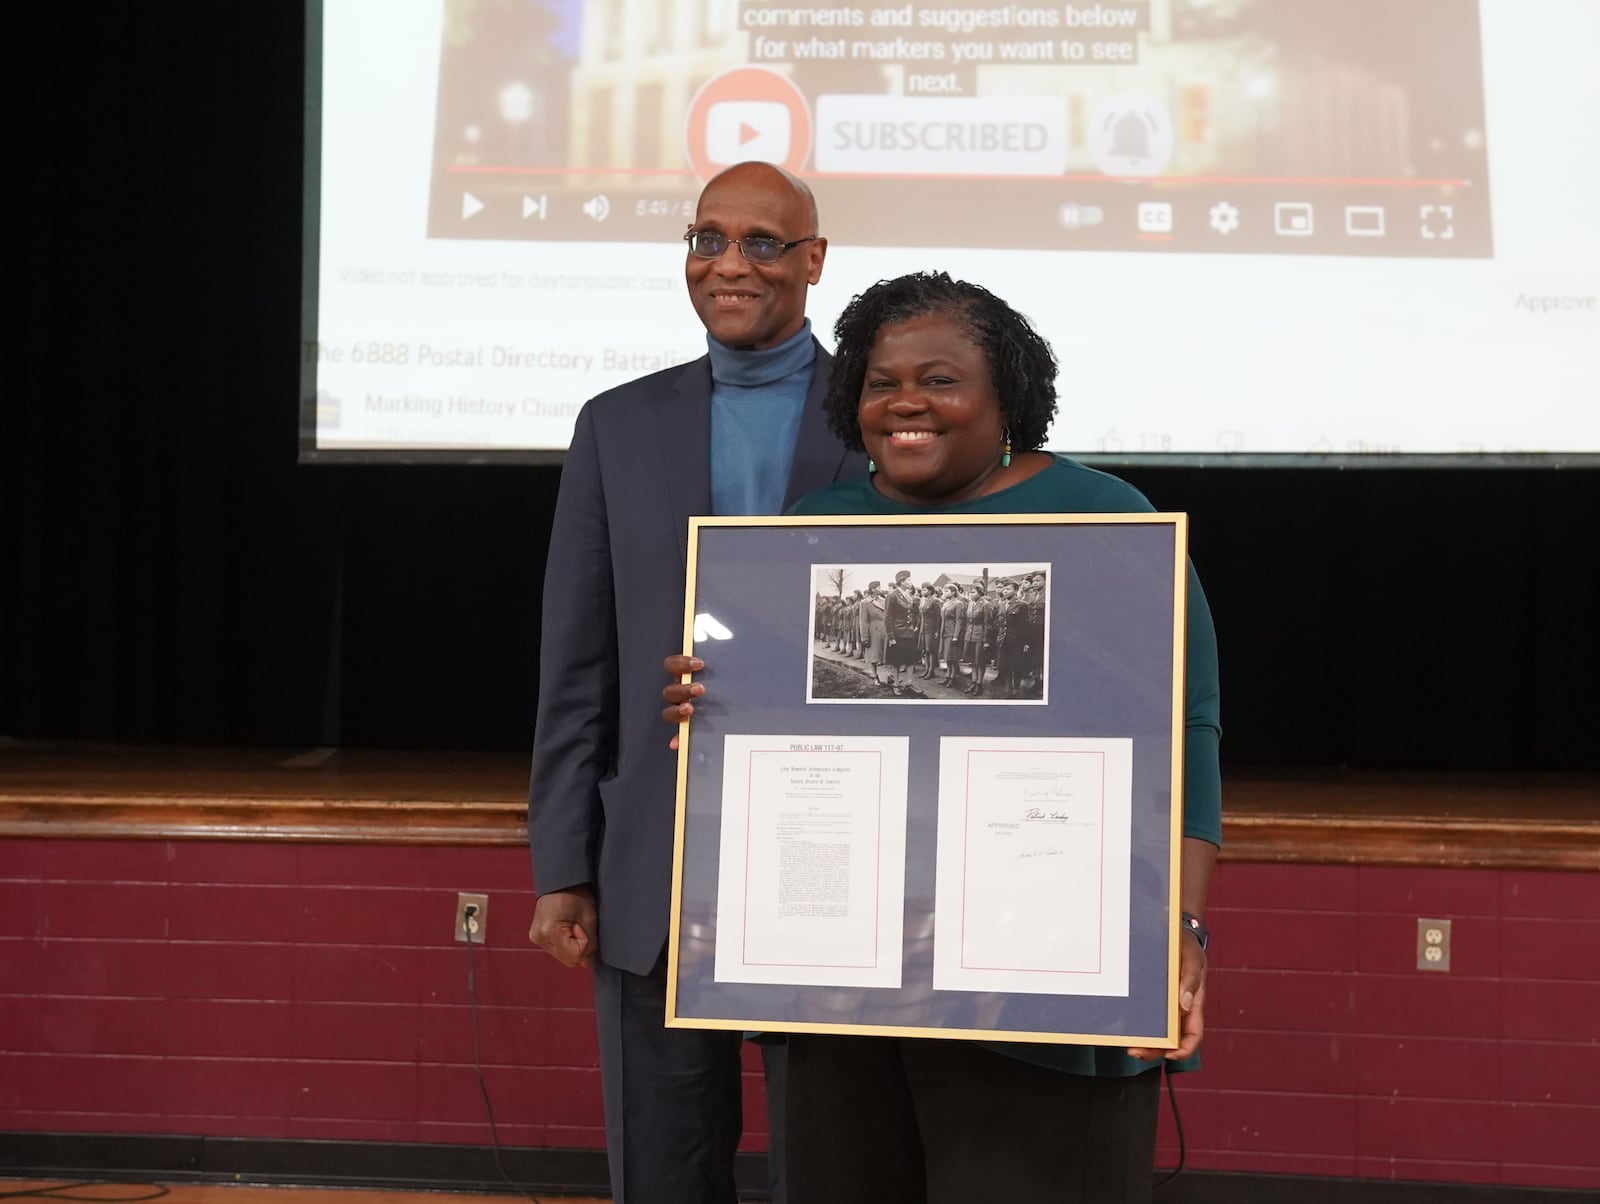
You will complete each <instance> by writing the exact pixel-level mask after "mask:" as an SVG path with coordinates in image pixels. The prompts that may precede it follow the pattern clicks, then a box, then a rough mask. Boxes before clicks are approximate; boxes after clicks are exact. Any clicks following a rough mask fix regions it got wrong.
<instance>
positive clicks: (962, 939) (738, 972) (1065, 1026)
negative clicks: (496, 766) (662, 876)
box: [667, 514, 1186, 1048]
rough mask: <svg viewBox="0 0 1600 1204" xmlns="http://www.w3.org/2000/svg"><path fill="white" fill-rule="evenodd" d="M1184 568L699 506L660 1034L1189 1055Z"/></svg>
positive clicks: (1022, 523) (1112, 529)
mask: <svg viewBox="0 0 1600 1204" xmlns="http://www.w3.org/2000/svg"><path fill="white" fill-rule="evenodd" d="M1185 552H1186V519H1185V516H1184V515H1181V514H1089V515H1059V514H1050V515H1007V516H1004V517H1003V518H1002V517H998V516H989V515H960V516H956V515H929V516H913V517H895V518H881V517H870V518H868V517H861V518H856V517H835V516H807V517H798V518H697V519H692V520H691V523H690V532H689V574H688V596H687V602H686V606H685V614H684V645H685V649H686V650H687V651H689V652H691V653H693V654H694V655H696V656H699V657H701V658H703V659H704V661H705V663H706V669H705V671H704V672H703V673H702V674H701V675H700V680H702V681H704V682H705V685H706V690H707V693H706V696H705V697H704V698H703V699H702V700H700V701H699V702H698V703H697V704H696V707H695V715H694V719H693V721H692V723H690V724H688V725H685V727H684V728H683V729H681V731H680V746H679V762H678V813H677V837H676V840H677V843H676V850H675V855H674V863H673V893H672V926H671V936H670V940H669V942H668V990H667V1024H668V1025H669V1026H670V1027H690V1028H729V1029H744V1030H761V1031H771V1032H848V1033H866V1034H873V1033H877V1034H895V1035H902V1036H928V1037H955V1038H969V1039H989V1040H1015V1041H1035V1042H1058V1043H1072V1044H1091V1045H1113V1046H1129V1045H1143V1046H1151V1047H1158V1048H1173V1047H1175V1046H1176V1045H1177V1044H1178V1028H1177V1025H1178V1021H1177V1007H1176V1003H1175V999H1176V993H1177V981H1178V936H1179V929H1178V917H1179V904H1178V866H1179V842H1180V837H1181V831H1182V822H1181V821H1182V795H1181V790H1182V783H1183V764H1182V762H1183V723H1184V712H1183V684H1184V683H1183V665H1184V645H1183V641H1184V616H1185V583H1186V574H1185V564H1186V555H1185Z"/></svg>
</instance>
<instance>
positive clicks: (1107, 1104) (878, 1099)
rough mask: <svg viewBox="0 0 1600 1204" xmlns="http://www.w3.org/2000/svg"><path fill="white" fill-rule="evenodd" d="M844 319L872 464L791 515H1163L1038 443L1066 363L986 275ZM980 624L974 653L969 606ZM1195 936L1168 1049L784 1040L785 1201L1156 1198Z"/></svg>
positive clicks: (1213, 792)
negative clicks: (1159, 1120)
mask: <svg viewBox="0 0 1600 1204" xmlns="http://www.w3.org/2000/svg"><path fill="white" fill-rule="evenodd" d="M834 333H835V336H836V338H837V341H838V348H837V350H836V351H835V353H834V363H833V375H832V379H831V384H830V387H829V391H828V396H827V401H826V403H825V404H826V407H827V411H828V420H829V423H830V425H831V426H832V428H833V431H834V433H835V434H836V435H837V436H838V437H839V439H840V440H841V441H842V442H844V443H845V444H846V445H847V446H849V447H852V448H857V449H864V450H865V451H866V452H867V454H868V456H870V457H871V464H872V467H873V471H872V473H871V474H870V475H869V476H868V477H866V478H864V479H862V480H857V481H852V482H847V483H845V484H842V485H836V486H833V487H831V488H828V489H824V490H820V491H818V492H816V493H813V494H808V495H807V496H806V497H804V498H801V499H800V501H799V502H798V503H796V505H795V506H794V508H793V509H792V510H791V511H790V513H792V514H919V513H929V512H941V513H968V514H972V513H991V514H1007V513H1010V514H1026V513H1072V512H1084V511H1090V512H1102V513H1111V512H1130V511H1145V512H1147V511H1149V510H1151V509H1153V507H1152V506H1151V505H1150V503H1149V502H1148V501H1147V500H1145V498H1144V496H1143V495H1142V494H1141V493H1139V492H1138V490H1136V489H1134V488H1133V487H1132V486H1131V485H1128V484H1127V483H1126V482H1124V481H1121V480H1119V479H1117V478H1116V477H1113V476H1110V475H1109V474H1107V473H1103V472H1098V471H1096V470H1094V469H1091V468H1088V467H1087V466H1085V465H1083V464H1079V463H1077V462H1076V461H1074V460H1070V459H1068V458H1066V457H1065V456H1056V455H1051V454H1048V453H1046V452H1043V451H1041V450H1039V449H1040V448H1041V447H1042V446H1043V444H1044V441H1045V438H1046V434H1047V432H1048V430H1049V427H1050V422H1051V420H1052V418H1053V417H1054V415H1055V412H1056V391H1055V378H1056V358H1055V355H1054V353H1053V352H1052V351H1051V350H1050V346H1049V344H1048V343H1046V342H1045V340H1044V339H1043V338H1041V337H1040V336H1039V334H1038V332H1036V331H1035V330H1034V329H1033V327H1032V326H1031V325H1029V323H1028V321H1027V319H1026V318H1024V317H1023V316H1022V315H1021V314H1019V313H1017V312H1016V311H1015V310H1014V309H1012V308H1011V306H1009V305H1007V304H1006V303H1005V302H1004V301H1002V300H1001V299H1000V298H998V297H996V296H995V295H994V294H993V293H991V292H989V291H988V290H987V289H984V288H981V287H979V286H978V285H975V284H968V283H965V282H963V281H960V280H952V279H951V278H950V277H949V276H947V275H944V274H943V273H932V274H917V275H911V276H902V277H900V278H899V279H896V280H886V281H882V282H880V283H878V284H876V285H874V286H873V287H872V288H870V289H868V290H867V291H866V292H864V293H862V294H861V295H860V296H859V297H857V298H856V299H855V300H854V301H852V302H851V303H850V305H849V306H847V307H846V309H845V311H844V313H843V314H842V315H841V316H840V318H839V321H838V324H837V326H836V327H835V329H834ZM1000 592H1001V593H1003V594H1005V595H1006V601H1007V603H1008V604H1009V605H1010V608H1011V609H1010V611H1008V613H1007V616H1006V625H1005V626H1004V627H1000V628H997V630H998V631H1004V632H1005V635H1004V637H1002V638H1001V639H1000V640H999V641H998V642H997V647H998V649H999V653H1000V658H1001V662H1002V664H1001V672H1002V674H1004V675H1007V678H1008V679H1007V681H1005V682H1004V683H1002V684H1004V685H1007V686H1009V688H1010V689H1011V690H1012V691H1013V692H1015V691H1016V690H1017V689H1018V688H1019V687H1018V679H1019V678H1020V677H1021V675H1022V673H1023V672H1024V665H1023V663H1022V660H1021V644H1024V643H1026V640H1025V638H1024V637H1025V635H1026V632H1025V630H1024V628H1025V625H1024V624H1023V622H1022V615H1023V613H1024V612H1025V611H1026V610H1027V606H1026V605H1025V604H1024V603H1023V602H1022V601H1020V600H1019V599H1018V598H1017V597H1016V596H1015V593H1016V591H1015V590H1014V588H1013V587H1012V586H1011V585H1010V584H1009V583H1008V584H1007V585H1006V586H1005V587H1004V588H1003V589H1002V590H1001V591H1000ZM1188 597H1189V613H1188V639H1187V656H1188V663H1187V669H1186V689H1187V692H1188V693H1187V719H1186V738H1185V753H1184V755H1185V787H1184V812H1183V823H1184V829H1183V830H1184V840H1183V851H1182V868H1181V880H1180V894H1181V897H1182V905H1183V909H1184V911H1185V912H1187V913H1190V914H1191V915H1193V916H1196V917H1198V916H1201V915H1203V914H1204V910H1205V902H1206V893H1207V888H1208V886H1209V883H1210V879H1211V869H1212V866H1213V864H1214V863H1215V860H1216V854H1217V845H1218V843H1219V842H1220V840H1221V780H1220V771H1219V767H1218V757H1217V742H1218V738H1219V728H1218V718H1217V713H1218V705H1217V658H1216V636H1215V633H1214V631H1213V629H1212V625H1211V613H1210V610H1209V609H1208V608H1207V605H1206V601H1205V595H1204V593H1203V592H1201V590H1200V585H1199V582H1198V581H1197V580H1196V579H1195V577H1194V572H1193V570H1192V569H1191V570H1190V572H1189V585H1188ZM1041 630H1042V628H1041ZM1014 637H1015V642H1017V644H1018V646H1017V647H1012V644H1013V642H1014ZM966 638H967V641H968V643H969V646H970V644H971V641H972V638H973V635H972V631H971V623H970V620H969V627H968V631H967V633H966ZM978 638H979V641H980V647H979V649H978V651H977V652H976V653H975V658H974V663H973V679H974V685H973V687H972V688H971V689H969V692H970V693H978V692H981V690H982V675H983V672H984V669H985V664H984V662H985V660H986V658H987V654H986V653H985V651H984V648H983V645H984V639H985V637H984V636H983V635H979V637H978ZM672 697H673V696H672V695H668V698H669V701H670V700H671V698H672ZM1184 931H1185V932H1187V933H1188V934H1189V935H1187V936H1184V937H1182V938H1180V939H1181V947H1180V960H1179V1010H1180V1016H1179V1033H1180V1038H1181V1044H1180V1046H1179V1048H1177V1049H1175V1050H1171V1051H1163V1050H1155V1049H1136V1050H1123V1049H1115V1048H1096V1047H1089V1046H1072V1045H1030V1044H1017V1043H1006V1042H994V1043H990V1042H982V1043H977V1042H970V1041H952V1040H928V1039H917V1038H911V1037H856V1036H843V1035H837V1034H811V1033H797V1034H793V1035H791V1037H790V1039H789V1050H790V1053H789V1058H790V1060H789V1084H788V1092H787V1096H786V1100H787V1109H788V1119H787V1125H788V1137H787V1141H788V1157H787V1166H788V1175H789V1187H788V1191H789V1201H790V1204H844V1202H846V1201H861V1202H862V1204H866V1202H868V1201H870V1202H871V1204H889V1202H895V1204H942V1202H945V1201H951V1202H954V1201H958V1200H959V1201H965V1200H973V1199H984V1198H994V1199H1002V1200H1005V1201H1007V1202H1008V1204H1024V1202H1029V1204H1032V1202H1035V1201H1038V1202H1043V1201H1052V1202H1055V1201H1090V1202H1093V1204H1113V1202H1116V1201H1148V1200H1149V1199H1150V1198H1151V1192H1152V1190H1153V1188H1152V1181H1153V1173H1152V1171H1153V1166H1154V1157H1155V1133H1156V1105H1157V1103H1158V1101H1159V1098H1160V1097H1159V1084H1160V1081H1161V1072H1160V1070H1159V1069H1155V1068H1156V1067H1158V1066H1159V1065H1161V1064H1162V1062H1163V1061H1165V1062H1166V1063H1167V1064H1168V1065H1169V1066H1174V1067H1176V1068H1182V1065H1181V1064H1182V1063H1183V1062H1185V1061H1187V1060H1188V1059H1189V1058H1190V1057H1191V1056H1192V1055H1193V1054H1194V1053H1195V1051H1196V1049H1197V1048H1198V1046H1199V1044H1200V1038H1201V1035H1202V1032H1203V1030H1204V1022H1203V1017H1204V1001H1205V967H1206V955H1205V951H1204V947H1203V945H1202V943H1201V941H1200V939H1199V937H1200V934H1201V933H1203V931H1204V926H1203V925H1201V924H1200V923H1199V921H1198V920H1196V921H1195V924H1194V925H1193V926H1189V925H1188V923H1187V918H1186V925H1185V928H1184Z"/></svg>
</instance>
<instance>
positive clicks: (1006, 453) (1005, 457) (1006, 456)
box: [1000, 427, 1011, 468]
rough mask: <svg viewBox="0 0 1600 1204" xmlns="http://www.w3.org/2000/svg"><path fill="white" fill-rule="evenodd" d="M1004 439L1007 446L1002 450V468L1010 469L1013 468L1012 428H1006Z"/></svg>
mask: <svg viewBox="0 0 1600 1204" xmlns="http://www.w3.org/2000/svg"><path fill="white" fill-rule="evenodd" d="M1004 439H1005V446H1004V447H1002V448H1001V449H1000V467H1001V468H1010V467H1011V428H1010V427H1006V430H1005V435H1004Z"/></svg>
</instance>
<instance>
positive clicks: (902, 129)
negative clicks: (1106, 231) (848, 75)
mask: <svg viewBox="0 0 1600 1204" xmlns="http://www.w3.org/2000/svg"><path fill="white" fill-rule="evenodd" d="M816 140H817V141H816V150H815V157H816V164H817V170H818V171H845V172H857V171H859V172H870V173H872V174H873V175H897V174H906V175H910V174H917V175H921V174H933V175H962V176H969V175H1008V176H1009V175H1016V176H1053V175H1060V174H1061V173H1062V172H1063V171H1065V170H1066V166H1067V112H1066V105H1065V103H1064V102H1063V101H1061V100H1060V99H1059V98H1057V97H1049V96H935V97H906V96H881V95H880V96H839V95H834V96H819V97H818V98H817V121H816Z"/></svg>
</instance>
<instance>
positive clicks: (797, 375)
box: [706, 319, 817, 514]
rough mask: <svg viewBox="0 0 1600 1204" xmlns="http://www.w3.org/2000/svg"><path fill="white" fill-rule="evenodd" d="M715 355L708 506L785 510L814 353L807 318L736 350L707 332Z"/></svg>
mask: <svg viewBox="0 0 1600 1204" xmlns="http://www.w3.org/2000/svg"><path fill="white" fill-rule="evenodd" d="M706 346H707V348H708V349H709V351H710V354H711V509H712V512H713V513H714V514H777V513H778V512H779V511H781V510H782V509H783V496H784V490H785V488H786V486H787V485H788V483H789V461H790V460H791V459H793V458H794V443H795V437H796V436H797V435H798V434H799V432H800V412H801V410H802V409H803V408H804V406H805V400H806V390H808V389H809V388H810V387H811V368H812V365H813V364H814V363H815V361H816V358H817V348H816V344H815V343H814V342H812V340H811V322H810V320H809V319H807V321H806V322H805V323H804V324H803V325H802V326H801V327H800V330H799V332H798V333H797V334H795V335H794V337H792V338H790V339H788V340H787V341H785V342H783V343H780V344H778V346H776V347H770V348H768V349H766V350H764V351H738V350H735V349H734V348H732V347H728V346H725V345H724V344H722V343H719V342H717V340H716V339H714V338H712V337H711V336H710V335H707V336H706Z"/></svg>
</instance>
